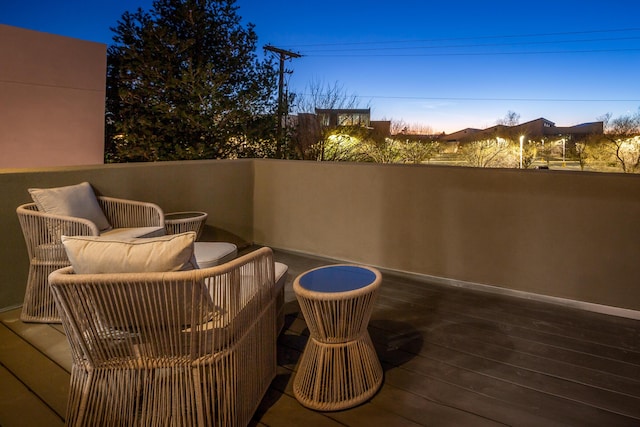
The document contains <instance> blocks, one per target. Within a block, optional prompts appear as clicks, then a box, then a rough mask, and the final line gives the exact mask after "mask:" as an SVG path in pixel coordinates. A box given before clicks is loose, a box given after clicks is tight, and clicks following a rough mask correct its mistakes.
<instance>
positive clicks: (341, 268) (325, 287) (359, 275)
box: [299, 265, 376, 292]
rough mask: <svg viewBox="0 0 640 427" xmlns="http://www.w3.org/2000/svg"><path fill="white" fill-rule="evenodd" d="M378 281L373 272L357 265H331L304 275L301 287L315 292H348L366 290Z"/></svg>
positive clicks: (301, 278) (301, 279)
mask: <svg viewBox="0 0 640 427" xmlns="http://www.w3.org/2000/svg"><path fill="white" fill-rule="evenodd" d="M375 280H376V275H375V273H374V272H373V271H371V270H369V269H367V268H363V267H358V266H355V265H329V266H326V267H322V268H318V269H316V270H311V271H309V272H307V273H304V274H303V275H302V276H301V277H300V280H299V283H300V286H302V287H303V288H305V289H307V290H309V291H315V292H347V291H353V290H356V289H360V288H364V287H365V286H368V285H370V284H372V283H373V282H374V281H375Z"/></svg>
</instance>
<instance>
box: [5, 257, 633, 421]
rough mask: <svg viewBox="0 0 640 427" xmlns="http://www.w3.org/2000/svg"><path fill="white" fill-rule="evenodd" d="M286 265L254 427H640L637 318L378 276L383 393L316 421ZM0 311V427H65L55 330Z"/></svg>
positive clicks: (65, 374) (61, 348) (377, 338)
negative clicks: (299, 372)
mask: <svg viewBox="0 0 640 427" xmlns="http://www.w3.org/2000/svg"><path fill="white" fill-rule="evenodd" d="M276 259H277V260H279V261H281V262H284V263H286V264H288V265H289V267H290V270H289V280H288V282H287V288H286V289H287V292H286V295H287V296H286V299H287V304H286V311H287V317H286V325H285V330H284V331H283V333H282V335H281V336H280V339H279V346H278V358H279V367H278V376H277V377H276V379H275V380H274V382H273V384H272V386H271V388H270V390H269V391H268V393H267V395H266V396H265V398H264V399H263V402H262V404H261V406H260V408H259V409H258V411H257V412H256V414H255V417H254V422H253V425H258V426H274V427H276V426H283V427H285V426H286V427H290V426H300V425H301V426H305V427H313V426H339V425H346V426H367V427H372V426H417V425H429V426H474V427H475V426H497V425H510V426H545V427H546V426H554V425H562V426H567V425H569V426H598V427H601V426H608V427H610V426H639V425H640V321H635V320H629V319H623V318H618V317H612V316H606V315H601V314H595V313H590V312H585V311H580V310H575V309H570V308H564V307H558V306H555V305H550V304H546V303H540V302H535V301H530V300H524V299H516V298H512V297H506V296H498V295H493V294H488V293H483V292H476V291H470V290H466V289H458V288H450V287H441V286H437V285H432V284H428V283H424V282H420V281H415V280H409V279H407V278H404V277H399V276H395V275H392V274H383V284H382V288H381V292H380V295H379V298H378V301H377V304H376V307H375V310H374V312H373V316H372V319H371V322H370V324H369V332H370V334H371V337H372V339H373V341H374V344H375V346H376V350H377V352H378V355H379V357H380V360H381V361H382V363H383V368H384V371H385V378H384V382H383V386H382V388H381V389H380V391H379V392H378V394H376V395H375V396H374V397H373V399H371V400H370V401H369V402H367V403H365V404H363V405H360V406H358V407H356V408H353V409H350V410H346V411H340V412H330V413H321V412H315V411H311V410H308V409H305V408H304V407H302V406H301V405H300V404H299V403H298V402H297V401H296V400H295V398H294V397H293V393H292V388H291V387H292V382H293V377H294V375H295V370H296V364H297V362H298V360H299V357H300V354H301V351H302V350H303V349H304V346H305V344H306V341H307V337H308V331H307V329H306V325H305V322H304V319H303V318H302V315H301V314H300V312H299V308H298V305H297V303H296V301H295V297H294V295H293V293H292V291H291V282H292V280H293V278H294V277H295V276H296V275H297V274H299V273H301V272H303V271H305V270H307V269H309V268H312V267H315V266H319V265H324V264H326V263H327V262H326V261H324V260H321V259H316V258H309V257H303V256H299V255H294V254H289V253H282V252H277V253H276ZM18 316H19V311H18V310H12V311H7V312H4V313H0V322H1V323H0V426H2V427H11V426H56V425H62V424H63V421H64V414H65V407H66V406H65V405H66V401H67V391H68V383H69V371H70V367H71V359H70V355H69V350H68V346H67V342H66V338H65V337H64V334H63V333H62V330H61V327H60V326H59V325H41V324H25V323H22V322H20V321H19V320H18Z"/></svg>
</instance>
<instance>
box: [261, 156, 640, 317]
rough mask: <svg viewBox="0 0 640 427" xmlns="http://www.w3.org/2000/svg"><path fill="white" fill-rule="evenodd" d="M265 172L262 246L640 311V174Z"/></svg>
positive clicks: (314, 166) (283, 166)
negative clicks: (268, 245) (638, 266)
mask: <svg viewBox="0 0 640 427" xmlns="http://www.w3.org/2000/svg"><path fill="white" fill-rule="evenodd" d="M255 174H256V175H255V188H254V193H255V205H254V210H255V214H254V238H255V240H256V241H258V242H263V243H266V244H270V245H272V246H274V247H278V248H282V249H292V250H295V251H300V252H305V253H310V254H317V255H323V256H329V257H332V258H336V259H342V260H352V261H354V262H363V263H367V264H372V265H376V266H380V267H384V268H388V269H393V270H400V271H404V272H412V273H418V274H423V275H427V276H433V277H435V278H443V279H446V280H444V281H445V282H448V283H450V284H456V285H465V284H466V282H471V283H472V284H483V285H490V286H495V287H499V288H500V289H505V290H508V291H522V292H527V293H533V294H540V295H545V296H551V297H556V298H562V299H568V300H576V301H581V302H587V303H592V304H598V305H604V306H614V307H619V308H626V309H631V310H640V286H638V283H639V280H640V279H639V277H638V270H637V264H638V263H639V262H640V238H639V237H638V236H640V197H639V195H640V176H638V175H624V174H604V173H586V172H568V171H550V170H515V169H512V170H510V169H480V168H461V167H446V166H441V167H437V166H431V167H429V166H427V167H425V166H413V165H377V164H346V163H328V162H327V163H317V162H309V163H307V162H282V161H257V162H256V168H255ZM591 308H593V309H599V307H591ZM605 311H606V310H605ZM626 314H631V315H633V314H634V313H626ZM626 314H625V315H626ZM638 314H640V313H638Z"/></svg>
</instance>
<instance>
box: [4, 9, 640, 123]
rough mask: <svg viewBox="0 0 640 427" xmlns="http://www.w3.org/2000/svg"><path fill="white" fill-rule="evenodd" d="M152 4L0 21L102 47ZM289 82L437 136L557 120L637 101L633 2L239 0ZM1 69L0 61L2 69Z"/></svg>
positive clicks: (638, 41) (582, 118) (617, 111)
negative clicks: (355, 99)
mask: <svg viewBox="0 0 640 427" xmlns="http://www.w3.org/2000/svg"><path fill="white" fill-rule="evenodd" d="M151 3H152V2H151V0H104V1H94V0H83V1H80V0H65V1H59V2H54V1H51V0H20V1H16V0H0V23H2V24H7V25H13V26H17V27H22V28H27V29H32V30H37V31H43V32H47V33H53V34H58V35H63V36H69V37H75V38H79V39H83V40H89V41H95V42H100V43H105V44H110V43H111V42H112V40H111V39H112V36H113V34H112V32H111V31H110V29H109V28H110V27H114V26H115V25H116V23H117V20H118V19H119V18H120V17H121V15H122V13H123V12H124V11H125V10H129V11H134V10H135V9H136V8H137V7H142V8H143V9H149V7H150V6H151ZM237 5H238V6H239V7H240V9H239V14H240V15H241V16H242V17H243V21H244V22H245V23H247V22H252V23H253V24H255V26H256V27H255V30H256V33H257V34H258V37H259V40H258V46H259V47H260V49H259V52H260V54H262V49H261V48H262V46H264V45H266V44H271V45H273V46H276V47H279V48H283V49H289V50H292V51H295V52H298V53H300V54H302V55H303V57H302V58H298V59H293V60H291V61H289V62H287V68H288V69H290V70H292V71H293V73H292V74H290V75H288V76H287V79H288V83H289V90H290V91H292V92H298V93H304V92H305V90H306V88H307V87H308V85H309V83H310V82H312V81H315V82H322V83H325V84H330V85H333V84H335V83H337V84H339V85H340V86H342V87H344V90H345V91H346V92H347V93H349V94H356V95H358V96H359V97H360V98H359V99H360V100H361V106H362V107H366V106H369V107H371V115H372V119H373V120H383V119H386V120H402V121H404V122H406V123H408V124H410V125H413V124H422V125H423V126H429V127H431V128H432V129H433V131H435V132H441V131H445V132H453V131H456V130H459V129H462V128H466V127H476V128H484V127H488V126H492V125H494V124H495V123H496V121H497V120H498V119H501V118H503V117H504V116H505V115H506V113H507V112H508V111H509V110H511V111H515V112H516V113H518V114H520V121H521V122H525V121H529V120H533V119H536V118H539V117H544V118H546V119H549V120H551V121H553V122H555V123H556V125H558V126H572V125H575V124H579V123H583V122H590V121H596V120H598V118H599V117H601V116H602V115H604V114H605V113H611V114H612V115H613V117H618V116H621V115H627V114H633V113H635V112H637V111H638V108H639V107H640V79H639V78H638V76H639V75H640V73H639V70H640V22H638V16H640V1H638V0H610V1H606V2H605V1H602V0H582V1H578V0H575V1H563V0H556V1H538V2H524V1H521V2H518V1H513V0H511V1H502V0H500V1H477V0H474V1H471V0H458V1H442V2H434V1H425V0H401V1H397V2H380V1H368V2H365V1H359V0H352V1H335V0H324V1H318V2H310V1H305V0H298V1H290V0H268V1H266V0H264V1H262V0H239V1H238V2H237ZM0 66H1V65H0Z"/></svg>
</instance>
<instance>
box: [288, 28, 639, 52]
mask: <svg viewBox="0 0 640 427" xmlns="http://www.w3.org/2000/svg"><path fill="white" fill-rule="evenodd" d="M626 31H640V28H619V29H611V30H588V31H565V32H557V33H533V34H507V35H488V36H474V37H443V38H432V39H404V40H379V41H363V42H338V43H313V44H299V45H291V46H290V47H295V48H301V47H319V46H352V45H365V44H391V43H417V42H442V41H452V40H485V39H501V38H505V39H506V38H524V37H549V36H565V35H576V34H599V33H620V32H626Z"/></svg>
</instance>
